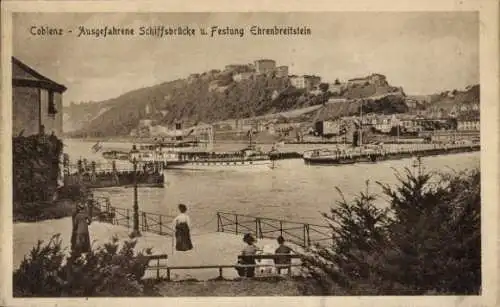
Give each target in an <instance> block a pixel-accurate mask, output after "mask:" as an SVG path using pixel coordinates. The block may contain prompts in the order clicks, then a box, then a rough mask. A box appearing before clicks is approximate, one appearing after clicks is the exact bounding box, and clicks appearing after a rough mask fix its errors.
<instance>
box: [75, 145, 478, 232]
mask: <svg viewBox="0 0 500 307" xmlns="http://www.w3.org/2000/svg"><path fill="white" fill-rule="evenodd" d="M93 144H94V143H91V142H82V141H77V140H66V141H65V152H66V153H68V154H69V155H70V157H71V159H72V160H76V159H78V158H79V157H83V158H87V159H90V160H98V159H101V158H100V154H99V153H97V154H95V153H92V151H91V150H90V147H91V146H92V145H93ZM103 144H104V147H105V148H106V146H111V147H113V148H116V147H117V146H123V147H124V148H131V144H125V145H123V144H106V143H103ZM285 146H287V145H285ZM293 146H295V147H294V149H295V150H296V147H297V146H298V145H293ZM319 146H320V147H324V146H321V145H319ZM309 147H310V145H309ZM309 147H308V148H304V149H310V148H309ZM422 161H423V168H424V170H425V171H445V172H450V171H451V170H452V169H453V170H457V171H460V170H464V169H473V168H478V167H479V161H480V153H479V152H474V153H466V154H456V155H448V156H437V157H426V158H423V159H422ZM412 162H413V161H412V160H411V159H403V160H396V161H384V162H380V163H377V164H357V165H345V166H306V165H305V164H304V163H303V161H302V160H301V159H298V160H283V161H279V162H278V167H277V168H276V169H273V170H271V169H270V170H264V171H248V172H244V171H186V170H167V171H166V172H165V175H166V185H165V188H163V189H162V188H139V191H138V198H139V207H140V210H142V211H146V212H154V213H161V214H166V215H172V216H173V215H175V214H177V204H178V203H185V204H187V205H188V210H189V211H188V213H189V215H190V216H191V218H192V220H193V224H194V225H195V227H199V228H200V229H205V230H207V231H208V230H211V231H213V230H215V227H216V223H215V221H214V222H211V221H212V220H213V219H214V218H215V215H216V212H217V211H226V212H237V213H241V214H249V215H257V216H262V217H273V218H279V219H287V220H295V221H304V222H310V223H322V221H321V220H322V217H321V212H328V210H329V208H331V207H332V206H335V204H336V202H337V201H338V200H340V199H341V196H340V195H339V193H338V192H337V191H336V189H335V188H336V187H338V188H339V189H340V190H341V191H342V193H343V194H344V195H345V196H346V198H347V199H351V198H352V197H354V196H355V195H356V194H358V193H359V192H361V191H365V190H366V181H367V180H369V182H370V183H369V185H368V187H369V190H370V191H371V192H373V193H377V194H379V193H380V192H381V190H380V188H379V186H378V185H377V184H376V182H383V183H386V184H390V185H392V184H395V183H396V182H397V179H396V176H395V174H396V172H402V171H404V169H405V168H410V169H412ZM94 194H95V195H96V196H106V197H109V198H110V200H111V204H112V205H114V206H117V207H124V208H132V206H133V189H131V188H105V189H98V190H96V191H95V192H94ZM378 204H379V205H380V206H383V205H384V201H383V199H382V198H379V200H378Z"/></svg>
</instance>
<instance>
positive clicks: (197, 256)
mask: <svg viewBox="0 0 500 307" xmlns="http://www.w3.org/2000/svg"><path fill="white" fill-rule="evenodd" d="M89 229H90V233H91V238H90V239H91V241H95V242H94V243H93V246H100V245H102V244H104V243H106V242H109V241H110V240H111V238H112V237H113V235H116V236H117V237H118V238H119V239H120V241H122V240H125V239H128V234H129V233H130V230H128V229H127V228H126V227H122V226H117V225H111V224H107V223H101V222H93V223H92V224H91V225H90V227H89ZM56 233H60V234H61V239H62V241H63V246H64V247H66V248H67V250H68V251H69V247H70V245H69V242H70V237H71V218H63V219H59V220H47V221H43V222H38V223H15V224H14V241H13V248H14V254H13V267H14V269H16V268H18V267H19V265H20V263H21V261H22V259H23V257H24V255H26V254H28V253H29V251H30V250H31V248H32V247H33V246H34V245H35V244H36V243H37V241H38V240H44V241H45V242H48V240H49V239H50V238H51V237H52V235H53V234H56ZM142 235H143V236H142V237H140V238H138V240H137V246H136V250H137V251H140V250H143V249H145V248H148V247H152V248H153V253H154V254H165V253H166V254H168V257H169V259H168V265H169V266H196V265H219V264H223V265H232V264H235V262H236V256H237V255H238V254H239V253H240V251H241V249H242V248H243V247H244V243H243V241H242V236H241V235H238V236H237V235H234V234H228V233H217V232H213V233H197V231H196V230H194V231H193V238H192V240H193V245H194V246H195V248H194V250H192V251H189V252H174V253H172V241H171V238H170V237H166V236H160V235H156V234H151V233H146V232H143V233H142ZM257 245H258V246H259V247H260V248H262V247H264V246H265V245H272V246H273V248H276V247H277V243H276V241H275V240H271V239H262V240H259V241H258V242H257ZM154 274H155V272H152V271H149V272H148V273H147V275H146V277H152V276H154ZM162 274H165V272H162ZM217 276H218V270H217V269H204V270H174V271H172V276H171V277H172V279H173V280H179V279H187V278H195V279H199V280H207V279H211V278H215V277H217ZM236 276H237V274H236V271H235V270H234V269H225V270H224V277H225V278H234V277H236Z"/></svg>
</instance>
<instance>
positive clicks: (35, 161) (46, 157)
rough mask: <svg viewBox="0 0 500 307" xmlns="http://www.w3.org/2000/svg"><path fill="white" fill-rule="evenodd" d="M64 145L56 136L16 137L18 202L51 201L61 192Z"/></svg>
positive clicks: (13, 142) (15, 193)
mask: <svg viewBox="0 0 500 307" xmlns="http://www.w3.org/2000/svg"><path fill="white" fill-rule="evenodd" d="M62 150H63V143H62V141H61V140H59V139H58V138H57V137H55V136H53V135H50V136H48V135H32V136H29V137H24V136H18V137H13V138H12V165H13V177H12V179H13V188H14V189H13V196H14V202H17V203H21V204H22V203H25V202H37V201H48V200H49V199H51V198H52V196H53V194H54V192H55V191H56V189H57V178H58V176H59V172H60V169H59V158H60V157H61V154H62Z"/></svg>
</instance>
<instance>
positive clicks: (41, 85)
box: [12, 57, 66, 138]
mask: <svg viewBox="0 0 500 307" xmlns="http://www.w3.org/2000/svg"><path fill="white" fill-rule="evenodd" d="M65 91H66V87H65V86H64V85H61V84H59V83H57V82H55V81H53V80H51V79H49V78H47V77H45V76H43V75H42V74H40V73H39V72H37V71H36V70H34V69H33V68H31V67H29V66H28V65H26V64H24V63H23V62H21V61H20V60H18V59H17V58H15V57H12V134H13V135H14V136H17V135H20V134H22V135H24V136H29V135H33V134H41V133H45V134H52V133H53V134H54V135H55V136H57V137H58V138H61V137H62V133H63V127H62V115H63V112H62V108H63V104H62V95H63V93H64V92H65Z"/></svg>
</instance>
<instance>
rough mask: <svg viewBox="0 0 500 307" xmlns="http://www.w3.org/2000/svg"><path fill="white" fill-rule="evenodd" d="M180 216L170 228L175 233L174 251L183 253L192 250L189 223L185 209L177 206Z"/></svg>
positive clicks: (180, 205)
mask: <svg viewBox="0 0 500 307" xmlns="http://www.w3.org/2000/svg"><path fill="white" fill-rule="evenodd" d="M179 211H180V214H179V215H177V217H176V218H175V219H174V221H173V222H172V228H173V229H174V231H175V250H177V251H181V252H185V251H188V250H191V249H193V243H192V242H191V233H190V229H191V221H190V219H189V216H188V215H187V214H186V211H187V207H186V205H184V204H179Z"/></svg>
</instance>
